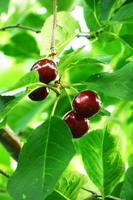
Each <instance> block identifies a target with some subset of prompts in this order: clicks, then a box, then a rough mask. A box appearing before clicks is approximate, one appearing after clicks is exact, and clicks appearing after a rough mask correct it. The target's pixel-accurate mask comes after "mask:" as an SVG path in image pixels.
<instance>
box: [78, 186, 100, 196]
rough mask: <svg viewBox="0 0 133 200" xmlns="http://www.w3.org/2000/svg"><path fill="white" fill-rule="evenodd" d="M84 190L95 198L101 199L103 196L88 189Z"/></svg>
mask: <svg viewBox="0 0 133 200" xmlns="http://www.w3.org/2000/svg"><path fill="white" fill-rule="evenodd" d="M81 189H82V190H85V191H86V192H89V193H91V194H92V195H93V197H101V195H98V194H97V193H96V192H93V191H92V190H88V189H86V188H81Z"/></svg>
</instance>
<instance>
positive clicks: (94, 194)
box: [81, 188, 121, 200]
mask: <svg viewBox="0 0 133 200" xmlns="http://www.w3.org/2000/svg"><path fill="white" fill-rule="evenodd" d="M81 189H82V190H85V191H87V192H89V193H91V194H92V196H91V197H89V199H91V198H92V199H93V197H96V198H100V197H102V196H101V195H99V194H97V193H96V192H93V191H92V190H88V189H86V188H81ZM89 199H86V200H89ZM105 199H106V200H121V199H120V198H117V197H114V196H111V195H108V196H106V197H105Z"/></svg>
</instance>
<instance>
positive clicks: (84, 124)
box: [64, 110, 89, 138]
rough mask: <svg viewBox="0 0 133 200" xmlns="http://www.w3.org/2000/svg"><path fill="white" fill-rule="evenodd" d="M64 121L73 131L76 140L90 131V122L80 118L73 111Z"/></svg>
mask: <svg viewBox="0 0 133 200" xmlns="http://www.w3.org/2000/svg"><path fill="white" fill-rule="evenodd" d="M64 121H65V122H66V123H67V125H68V126H69V128H70V129H71V132H72V134H73V137H74V138H80V137H81V136H82V135H84V134H85V133H86V132H87V131H88V129H89V120H88V119H86V118H82V117H79V116H78V115H77V114H76V112H74V111H73V110H72V111H69V112H68V113H66V115H65V116H64Z"/></svg>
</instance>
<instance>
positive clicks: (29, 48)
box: [1, 32, 39, 58]
mask: <svg viewBox="0 0 133 200" xmlns="http://www.w3.org/2000/svg"><path fill="white" fill-rule="evenodd" d="M1 50H2V51H3V52H4V53H5V54H6V55H8V56H13V57H21V58H34V57H38V56H39V49H38V47H37V43H36V41H35V39H34V38H33V36H31V35H30V34H28V33H26V32H20V33H17V34H15V35H14V36H13V37H12V38H11V42H10V43H9V44H5V45H4V46H3V47H2V48H1Z"/></svg>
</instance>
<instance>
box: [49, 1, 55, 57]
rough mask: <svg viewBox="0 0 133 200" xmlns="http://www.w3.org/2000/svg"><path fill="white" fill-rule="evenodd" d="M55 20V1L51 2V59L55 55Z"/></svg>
mask: <svg viewBox="0 0 133 200" xmlns="http://www.w3.org/2000/svg"><path fill="white" fill-rule="evenodd" d="M56 20H57V0H53V27H52V34H51V46H50V50H51V57H52V58H53V59H54V56H55V55H56V52H55V31H56Z"/></svg>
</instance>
